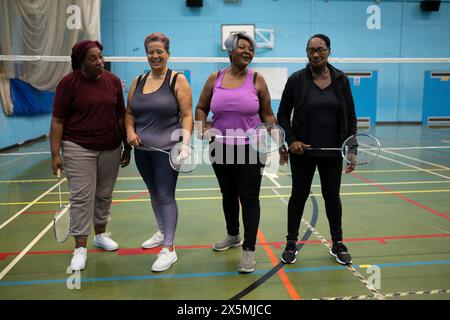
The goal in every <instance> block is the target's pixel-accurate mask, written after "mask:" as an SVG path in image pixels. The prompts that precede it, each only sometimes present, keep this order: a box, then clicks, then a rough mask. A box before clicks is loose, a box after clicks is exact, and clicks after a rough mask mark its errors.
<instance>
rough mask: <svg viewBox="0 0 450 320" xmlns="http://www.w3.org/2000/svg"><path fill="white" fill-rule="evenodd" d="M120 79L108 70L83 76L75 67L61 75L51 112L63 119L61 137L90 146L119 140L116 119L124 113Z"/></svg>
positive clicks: (104, 146) (108, 145) (101, 147)
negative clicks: (92, 78) (95, 74)
mask: <svg viewBox="0 0 450 320" xmlns="http://www.w3.org/2000/svg"><path fill="white" fill-rule="evenodd" d="M124 112H125V102H124V98H123V92H122V83H121V81H120V79H119V78H118V77H116V76H115V75H113V74H112V73H111V72H108V71H103V73H102V76H101V77H100V78H99V79H96V80H91V79H88V78H86V77H85V76H84V75H83V74H82V73H81V69H77V70H75V71H73V72H71V73H69V74H68V75H67V76H65V77H64V78H62V79H61V81H60V82H59V84H58V86H57V88H56V95H55V100H54V104H53V116H54V117H55V118H61V119H65V123H64V133H63V140H68V141H71V142H75V143H76V144H79V145H80V146H82V147H84V148H86V149H91V150H110V149H114V148H117V147H118V146H119V145H120V143H121V140H122V139H121V134H120V129H119V123H118V119H119V118H121V117H123V116H124Z"/></svg>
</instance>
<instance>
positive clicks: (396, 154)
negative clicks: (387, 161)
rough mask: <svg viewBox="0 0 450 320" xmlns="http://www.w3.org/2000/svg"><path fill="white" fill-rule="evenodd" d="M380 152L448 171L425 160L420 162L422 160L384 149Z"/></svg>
mask: <svg viewBox="0 0 450 320" xmlns="http://www.w3.org/2000/svg"><path fill="white" fill-rule="evenodd" d="M382 151H383V152H386V153H389V154H393V155H395V156H398V157H403V158H406V159H409V160H413V161H417V162H422V163H426V164H429V165H432V166H434V167H438V168H441V169H446V170H447V169H449V168H448V167H446V166H443V165H440V164H436V163H433V162H429V161H425V160H422V159H417V158H414V157H410V156H407V155H404V154H401V153H396V152H392V151H387V150H386V149H384V150H383V149H382Z"/></svg>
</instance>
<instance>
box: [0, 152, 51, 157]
mask: <svg viewBox="0 0 450 320" xmlns="http://www.w3.org/2000/svg"><path fill="white" fill-rule="evenodd" d="M34 154H50V151H35V152H14V153H0V156H31V155H34Z"/></svg>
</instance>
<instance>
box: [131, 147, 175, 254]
mask: <svg viewBox="0 0 450 320" xmlns="http://www.w3.org/2000/svg"><path fill="white" fill-rule="evenodd" d="M134 159H135V161H136V166H137V168H138V170H139V173H140V174H141V176H142V179H143V180H144V182H145V184H146V185H147V189H148V191H149V192H150V199H151V201H152V208H153V213H154V214H155V217H156V221H157V223H158V228H159V231H161V232H162V233H163V234H164V245H165V246H171V245H173V239H174V237H175V230H176V227H177V221H178V207H177V203H176V201H175V188H176V186H177V179H178V172H177V171H175V170H173V169H172V167H171V166H170V164H169V155H168V154H166V153H163V152H160V151H146V150H138V149H134Z"/></svg>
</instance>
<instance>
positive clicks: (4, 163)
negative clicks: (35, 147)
mask: <svg viewBox="0 0 450 320" xmlns="http://www.w3.org/2000/svg"><path fill="white" fill-rule="evenodd" d="M23 158H25V156H21V157H18V158H15V159H11V160H9V161H6V162H3V163H2V164H0V167H3V166H6V165H7V164H10V163H12V162H15V161H17V160H20V159H23Z"/></svg>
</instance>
